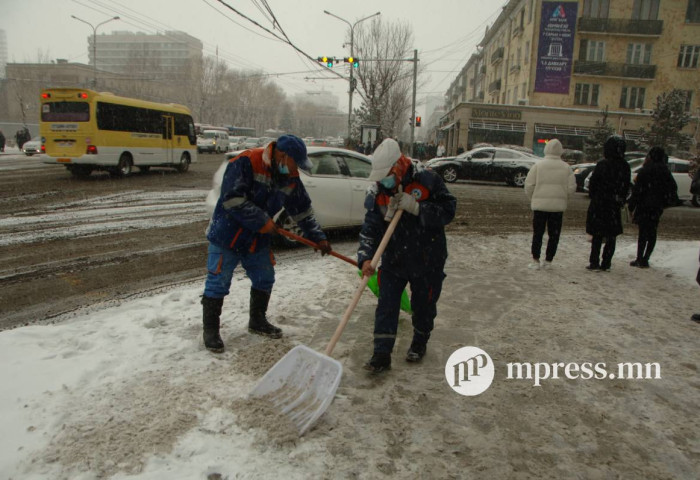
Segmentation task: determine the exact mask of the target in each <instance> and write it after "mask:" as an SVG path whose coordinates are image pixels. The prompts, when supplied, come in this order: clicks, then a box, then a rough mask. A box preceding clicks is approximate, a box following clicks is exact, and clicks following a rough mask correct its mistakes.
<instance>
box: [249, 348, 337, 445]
mask: <svg viewBox="0 0 700 480" xmlns="http://www.w3.org/2000/svg"><path fill="white" fill-rule="evenodd" d="M342 374H343V366H342V365H341V364H340V362H339V361H337V360H335V359H333V358H331V357H329V356H327V355H323V354H321V353H318V352H317V351H315V350H312V349H310V348H309V347H306V346H304V345H298V346H296V347H294V348H293V349H291V350H290V351H289V352H288V353H287V354H286V355H285V356H284V357H282V358H281V359H280V360H279V361H278V362H277V363H276V364H275V365H274V366H273V367H272V368H271V369H270V370H269V371H268V372H267V373H266V374H265V376H264V377H263V378H262V379H261V380H260V382H259V383H258V385H257V386H256V387H255V388H254V389H253V391H252V392H251V393H250V396H251V397H265V399H266V400H267V401H269V402H270V403H271V404H272V405H273V406H274V407H275V408H276V409H278V410H279V411H280V412H281V413H283V414H284V415H287V416H288V417H289V418H290V419H291V421H292V422H293V423H294V425H296V427H297V429H298V430H299V435H303V434H304V432H306V430H308V428H309V427H311V425H313V423H314V422H315V421H316V420H317V419H318V418H319V417H320V416H321V415H322V414H323V412H325V411H326V409H327V408H328V406H329V405H330V404H331V402H332V401H333V397H335V392H336V390H337V389H338V385H339V384H340V377H341V376H342Z"/></svg>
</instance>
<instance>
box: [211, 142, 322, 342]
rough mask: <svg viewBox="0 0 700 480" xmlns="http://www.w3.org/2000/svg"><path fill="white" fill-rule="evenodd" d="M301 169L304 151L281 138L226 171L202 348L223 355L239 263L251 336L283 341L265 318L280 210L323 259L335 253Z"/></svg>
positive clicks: (214, 228)
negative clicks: (247, 283) (224, 323)
mask: <svg viewBox="0 0 700 480" xmlns="http://www.w3.org/2000/svg"><path fill="white" fill-rule="evenodd" d="M299 168H303V169H310V168H311V162H310V161H309V159H308V158H307V156H306V145H305V144H304V142H303V141H302V140H301V139H300V138H298V137H296V136H294V135H283V136H281V137H279V138H278V139H277V141H276V142H271V143H270V144H268V145H267V146H266V147H264V148H255V149H252V150H246V151H244V152H242V153H241V154H240V155H238V156H237V157H235V158H233V159H231V160H230V161H229V163H228V165H227V167H226V171H225V173H224V177H223V181H222V183H221V193H220V195H219V198H218V200H217V203H216V207H215V208H214V213H213V215H212V218H211V221H210V222H209V227H208V228H207V239H208V240H209V250H208V259H207V270H208V274H207V280H206V284H205V287H204V295H203V296H202V306H203V326H204V335H203V336H204V346H205V347H206V348H207V349H208V350H211V351H212V352H216V353H219V352H223V350H224V343H223V341H222V340H221V336H220V334H219V325H220V320H219V317H220V316H221V308H222V306H223V303H224V297H225V296H226V295H228V293H229V288H230V286H231V278H232V276H233V271H234V269H235V268H236V266H238V264H239V263H240V264H241V265H242V266H243V268H244V269H245V271H246V274H247V275H248V277H249V278H250V280H251V283H252V288H251V290H250V319H249V322H248V331H249V332H251V333H255V334H259V335H264V336H267V337H271V338H280V337H281V336H282V330H281V329H279V328H278V327H276V326H274V325H272V324H271V323H269V322H268V320H267V316H266V313H267V306H268V303H269V301H270V294H271V292H272V286H273V284H274V282H275V270H274V265H275V261H274V257H273V255H272V251H271V250H270V239H271V234H273V233H274V232H275V230H276V227H275V223H274V222H273V221H272V216H274V215H275V214H276V213H277V212H278V211H279V210H280V209H281V208H282V207H284V209H285V211H286V213H287V214H288V215H290V216H291V217H292V219H294V220H295V221H296V223H297V224H298V225H299V226H300V227H301V229H302V230H303V231H304V233H305V235H306V236H307V237H308V238H309V239H311V240H312V241H314V242H316V243H318V244H319V247H320V250H321V253H322V254H324V255H325V254H326V253H329V252H330V251H331V246H330V244H329V243H328V240H327V239H326V235H325V234H324V233H323V231H322V230H321V227H320V225H319V223H318V222H317V221H316V218H315V217H314V213H313V209H312V208H311V199H310V198H309V195H308V194H307V192H306V190H305V189H304V185H303V184H302V183H301V180H300V179H299V170H298V169H299Z"/></svg>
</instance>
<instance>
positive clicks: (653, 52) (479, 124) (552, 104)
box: [440, 0, 700, 152]
mask: <svg viewBox="0 0 700 480" xmlns="http://www.w3.org/2000/svg"><path fill="white" fill-rule="evenodd" d="M699 56H700V0H663V1H662V0H616V1H615V2H613V1H611V0H578V1H543V0H512V1H510V2H509V3H508V4H507V5H506V6H505V7H503V10H502V12H501V14H500V15H499V17H498V19H497V20H496V21H495V22H494V24H493V25H492V26H491V27H490V28H489V29H488V30H487V32H486V34H485V35H484V37H483V39H482V41H481V42H480V44H479V46H478V48H477V51H476V52H475V53H474V55H472V57H471V58H470V59H469V60H468V62H467V64H466V65H465V67H464V68H463V69H462V71H461V72H460V75H458V76H457V78H456V79H455V80H454V81H453V83H452V85H451V86H450V88H449V89H448V91H447V93H446V99H445V103H446V109H447V114H446V115H445V116H444V117H443V118H442V120H441V127H440V128H441V129H442V133H443V134H444V136H445V138H446V139H447V147H448V152H455V151H456V150H457V148H458V147H459V146H462V147H464V148H468V147H469V146H471V145H474V144H476V143H479V142H489V143H510V144H518V145H524V146H527V147H530V148H533V150H535V151H538V152H539V151H541V150H542V149H543V148H544V143H545V142H546V141H547V139H549V138H552V137H554V136H556V137H557V138H559V139H560V140H562V142H563V143H564V145H565V146H566V147H568V148H572V149H582V148H583V139H584V138H585V137H586V136H588V135H590V133H591V129H592V127H593V126H594V125H595V122H596V120H599V119H600V118H601V111H602V110H604V109H607V111H608V112H609V117H608V119H609V121H611V123H613V124H614V125H615V126H616V127H617V130H618V133H620V134H621V135H624V136H625V137H626V138H628V139H629V140H635V139H637V138H638V136H639V134H638V131H639V129H640V128H641V127H643V126H647V125H648V124H649V121H650V112H651V111H652V110H653V108H654V106H655V103H656V98H657V96H659V95H660V94H662V93H664V92H668V91H670V90H672V89H673V88H677V89H681V90H683V91H685V92H686V110H687V111H688V112H689V113H691V115H693V117H694V118H693V122H691V124H690V125H689V126H688V127H687V132H688V133H690V134H691V135H694V137H695V139H696V141H697V140H699V138H698V116H699V114H700V69H699V63H700V61H699V58H698V57H699Z"/></svg>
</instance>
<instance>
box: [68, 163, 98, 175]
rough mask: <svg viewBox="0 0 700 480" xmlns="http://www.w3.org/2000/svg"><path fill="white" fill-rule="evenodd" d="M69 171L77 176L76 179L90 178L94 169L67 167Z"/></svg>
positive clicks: (78, 166) (77, 166)
mask: <svg viewBox="0 0 700 480" xmlns="http://www.w3.org/2000/svg"><path fill="white" fill-rule="evenodd" d="M66 168H67V169H68V171H69V172H70V173H71V174H72V175H75V176H76V177H89V176H90V174H91V173H92V168H90V167H87V166H85V165H73V166H71V167H66Z"/></svg>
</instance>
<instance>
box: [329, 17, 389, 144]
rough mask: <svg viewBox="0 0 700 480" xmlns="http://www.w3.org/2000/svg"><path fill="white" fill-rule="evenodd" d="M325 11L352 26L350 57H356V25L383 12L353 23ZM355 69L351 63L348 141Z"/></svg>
mask: <svg viewBox="0 0 700 480" xmlns="http://www.w3.org/2000/svg"><path fill="white" fill-rule="evenodd" d="M323 13H325V14H326V15H330V16H331V17H335V18H337V19H338V20H340V21H341V22H345V23H347V24H348V26H349V27H350V57H354V56H355V51H354V48H355V26H356V25H357V24H358V23H360V22H364V21H365V20H368V19H370V18H372V17H376V16H377V15H380V14H381V13H382V12H377V13H374V14H372V15H369V16H367V17H365V18H361V19H360V20H358V21H356V22H355V23H352V24H351V23H350V22H348V21H347V20H345V19H344V18H340V17H339V16H338V15H335V14H333V13H331V12H329V11H328V10H324V11H323ZM353 71H354V67H353V66H352V65H350V88H349V91H348V142H350V136H351V133H352V95H353V93H354V91H355V84H356V83H357V81H356V80H355V77H354V75H353V73H354V72H353Z"/></svg>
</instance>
